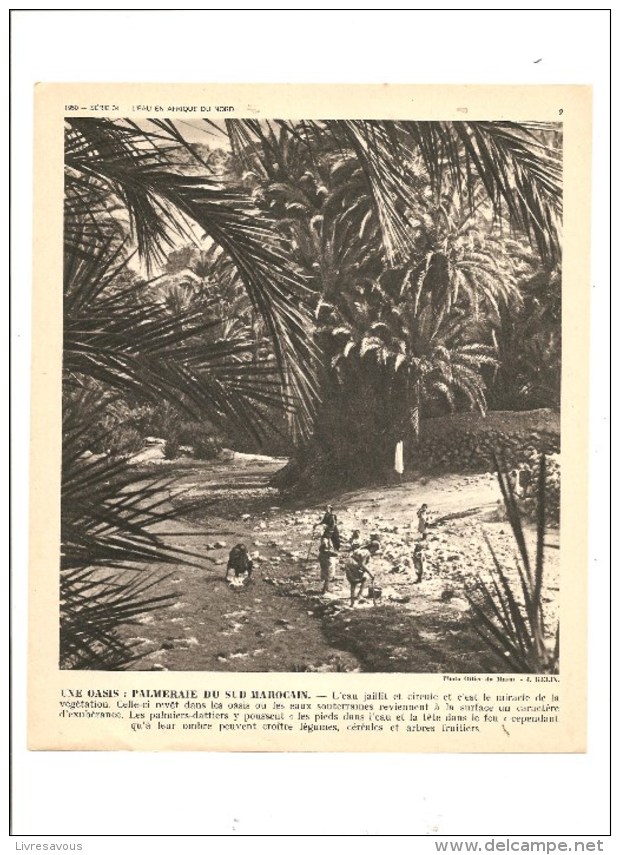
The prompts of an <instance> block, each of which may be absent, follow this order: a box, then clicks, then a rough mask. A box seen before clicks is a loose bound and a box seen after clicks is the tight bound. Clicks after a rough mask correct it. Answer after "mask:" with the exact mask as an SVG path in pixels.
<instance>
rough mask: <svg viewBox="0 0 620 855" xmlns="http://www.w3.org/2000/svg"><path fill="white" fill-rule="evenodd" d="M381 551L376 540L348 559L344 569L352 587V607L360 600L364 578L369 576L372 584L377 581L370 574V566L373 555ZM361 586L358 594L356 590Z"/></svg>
mask: <svg viewBox="0 0 620 855" xmlns="http://www.w3.org/2000/svg"><path fill="white" fill-rule="evenodd" d="M378 551H379V543H378V541H376V540H371V542H370V543H369V544H368V546H367V547H365V548H362V549H356V550H355V552H352V553H351V554H350V555H349V557H348V558H347V562H346V564H345V567H344V572H345V576H346V577H347V581H348V583H349V585H350V586H351V606H352V607H353V606H354V605H355V601H356V599H357V600H358V599H359V598H360V596H361V593H362V588H363V586H364V578H365V577H366V576H368V577H369V578H370V580H371V582H374V581H375V577H374V575H373V574H372V573H371V572H370V569H369V567H368V564H369V562H370V559H371V557H372V556H373V555H376V553H377V552H378ZM358 585H359V590H358V591H357V593H356V590H355V589H356V588H357V586H358Z"/></svg>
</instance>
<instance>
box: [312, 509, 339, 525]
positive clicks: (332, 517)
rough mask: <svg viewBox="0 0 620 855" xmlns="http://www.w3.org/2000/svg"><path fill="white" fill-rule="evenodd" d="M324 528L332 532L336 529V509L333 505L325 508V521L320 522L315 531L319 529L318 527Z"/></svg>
mask: <svg viewBox="0 0 620 855" xmlns="http://www.w3.org/2000/svg"><path fill="white" fill-rule="evenodd" d="M320 525H322V526H324V527H325V528H328V529H329V530H330V531H333V529H335V528H336V514H335V513H334V508H333V506H332V505H326V506H325V513H324V514H323V519H322V520H319V522H316V523H315V524H314V525H313V529H315V528H318V526H320Z"/></svg>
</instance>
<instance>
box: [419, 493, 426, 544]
mask: <svg viewBox="0 0 620 855" xmlns="http://www.w3.org/2000/svg"><path fill="white" fill-rule="evenodd" d="M427 528H428V505H427V504H426V502H425V503H424V504H423V505H421V507H420V509H419V510H418V533H419V535H420V537H421V538H422V540H426V529H427Z"/></svg>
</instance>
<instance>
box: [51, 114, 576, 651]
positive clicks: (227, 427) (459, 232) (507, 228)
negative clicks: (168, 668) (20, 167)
mask: <svg viewBox="0 0 620 855" xmlns="http://www.w3.org/2000/svg"><path fill="white" fill-rule="evenodd" d="M203 125H204V129H205V131H208V132H209V136H206V137H205V138H206V139H207V140H210V141H212V142H211V143H210V145H209V146H207V145H200V144H196V142H195V139H196V134H195V133H193V134H192V135H191V138H190V139H188V138H187V135H184V126H183V124H182V123H178V124H177V123H174V122H171V121H168V120H152V121H147V122H144V123H141V124H140V125H137V124H134V123H132V122H130V121H124V120H107V119H101V120H100V119H71V120H68V121H67V124H66V137H65V203H64V204H65V211H64V223H65V225H64V359H63V414H64V415H63V475H62V533H61V537H62V550H61V665H62V667H69V668H101V667H107V668H122V667H126V666H127V665H128V664H129V663H130V662H131V661H132V658H133V654H132V651H131V649H130V648H129V647H128V646H127V643H126V642H124V641H123V640H122V638H121V636H120V635H119V633H118V629H119V627H121V626H122V625H123V624H125V623H127V622H131V621H132V620H134V619H135V618H136V616H138V615H140V614H142V613H144V612H145V611H148V610H150V609H157V608H160V607H163V606H165V605H166V604H168V603H169V602H170V601H169V599H168V597H167V596H166V595H163V594H162V593H161V592H160V590H159V588H158V585H157V577H156V575H155V574H153V573H152V572H151V571H150V570H149V567H152V566H153V565H154V564H157V565H162V564H166V563H169V564H173V563H178V562H179V561H187V562H190V563H191V562H194V561H198V560H199V558H198V557H197V556H194V555H193V554H192V553H191V550H189V549H188V550H187V551H185V552H183V551H180V550H179V549H178V548H173V547H172V546H170V545H169V544H167V542H166V537H165V535H164V534H162V533H161V532H162V524H164V528H165V521H166V520H167V519H169V518H171V517H174V516H175V515H182V514H183V513H184V508H183V507H182V506H177V507H175V508H170V506H169V505H168V504H166V503H164V501H163V499H162V496H165V495H167V493H166V489H165V488H166V486H167V485H166V483H165V482H164V481H162V480H161V479H160V480H157V479H153V478H150V477H147V476H146V475H145V473H144V472H140V471H139V470H138V469H136V467H132V466H130V465H129V463H128V460H127V458H128V455H129V454H131V453H132V452H134V451H136V450H138V449H139V448H141V447H142V445H143V442H144V438H145V437H146V436H147V435H156V436H161V437H164V438H165V440H166V453H167V454H168V455H169V456H171V457H174V456H175V455H176V453H177V452H178V449H179V446H180V445H182V444H186V445H191V446H192V447H193V448H194V453H195V454H197V455H201V456H210V455H212V454H214V453H215V452H216V451H217V448H218V446H219V444H220V443H221V442H222V441H224V442H225V443H226V444H229V445H232V446H233V447H237V448H257V447H263V448H267V449H268V450H278V451H280V452H283V451H285V452H286V453H287V454H288V455H289V456H290V457H291V459H292V462H291V464H290V465H289V467H288V471H287V473H286V479H287V482H288V483H291V482H292V481H295V480H297V481H301V482H302V483H303V481H304V479H309V480H310V481H312V480H313V479H316V478H318V479H319V480H321V479H322V480H323V481H325V482H332V483H334V484H337V485H339V486H345V485H348V484H351V483H355V482H356V481H359V479H361V478H363V477H368V474H369V473H370V474H372V476H373V477H381V475H382V473H385V472H386V471H387V470H389V467H390V463H391V460H392V459H393V454H394V444H395V443H396V442H398V441H401V440H402V441H404V443H405V450H406V454H407V456H408V457H409V458H410V460H411V464H412V466H414V467H415V453H416V443H417V440H418V437H419V434H420V429H421V425H423V423H424V420H425V418H427V417H429V416H438V415H443V414H447V413H450V412H453V411H459V410H463V409H475V410H478V411H479V412H482V413H484V412H485V411H486V409H487V407H491V408H493V409H531V408H536V407H541V406H547V407H548V406H551V407H557V406H559V389H560V383H559V381H560V302H561V294H560V290H561V273H560V252H559V240H560V238H559V227H560V225H559V224H560V217H561V200H562V190H561V137H560V132H559V130H558V127H557V126H555V125H546V124H541V123H536V124H515V123H509V122H406V121H395V122H379V121H372V122H370V121H329V122H317V121H312V122H304V121H299V122H292V121H286V122H283V121H272V122H258V121H252V120H230V121H227V122H226V123H222V124H221V125H217V126H216V125H213V124H212V123H209V122H204V123H203ZM218 135H219V139H220V140H221V142H219V141H218ZM104 450H105V451H106V452H108V453H107V454H105V455H101V454H96V453H95V454H93V452H101V451H104Z"/></svg>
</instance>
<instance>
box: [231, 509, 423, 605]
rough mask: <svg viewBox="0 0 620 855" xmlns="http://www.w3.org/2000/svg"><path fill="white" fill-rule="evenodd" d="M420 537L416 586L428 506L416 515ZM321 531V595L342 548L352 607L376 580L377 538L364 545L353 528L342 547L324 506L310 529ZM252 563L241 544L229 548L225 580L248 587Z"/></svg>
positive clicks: (332, 517)
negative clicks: (372, 566) (373, 564)
mask: <svg viewBox="0 0 620 855" xmlns="http://www.w3.org/2000/svg"><path fill="white" fill-rule="evenodd" d="M417 516H418V526H417V528H418V535H419V538H418V540H417V542H416V544H415V547H414V550H413V566H414V569H415V571H416V583H419V582H421V581H422V577H423V575H424V550H425V548H426V546H425V540H426V537H427V529H428V524H429V521H428V505H426V504H423V505H422V506H421V507H420V509H419V510H418V512H417ZM317 528H321V529H322V531H321V536H320V539H319V552H318V556H319V567H320V578H321V582H322V586H321V593H322V594H327V593H329V590H330V584H331V583H332V582H333V580H334V579H335V576H336V571H337V569H338V565H339V558H340V552H341V547H343V546H344V547H345V549H346V552H347V557H346V559H345V562H344V574H345V577H346V579H347V582H348V583H349V586H350V602H351V606H352V607H353V606H354V605H355V603H356V601H357V600H359V598H360V597H361V594H362V589H363V587H364V582H365V580H366V579H368V580H369V581H370V584H371V586H372V587H373V588H374V581H375V577H374V574H373V573H372V571H371V569H370V561H371V558H373V556H376V555H377V553H378V552H379V551H380V549H381V544H380V541H379V536H378V535H376V534H373V535H371V536H370V539H369V540H368V541H367V542H364V540H363V539H362V536H361V533H360V530H359V529H354V530H353V532H352V533H351V537H350V538H349V540H348V541H347V543H346V544H343V543H342V541H341V538H340V531H339V529H338V520H337V518H336V515H335V513H334V509H333V507H332V505H327V507H326V508H325V513H324V514H323V517H322V519H321V520H319V521H318V522H316V523H315V524H314V526H313V532H314V531H316V529H317ZM252 569H253V562H252V559H251V558H250V556H249V554H248V551H247V549H246V547H245V545H244V544H243V543H238V544H237V545H236V546H234V547H233V549H231V551H230V554H229V556H228V565H227V567H226V581H227V582H229V583H230V584H233V585H235V584H247V583H248V582H249V581H250V578H251V576H252Z"/></svg>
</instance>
